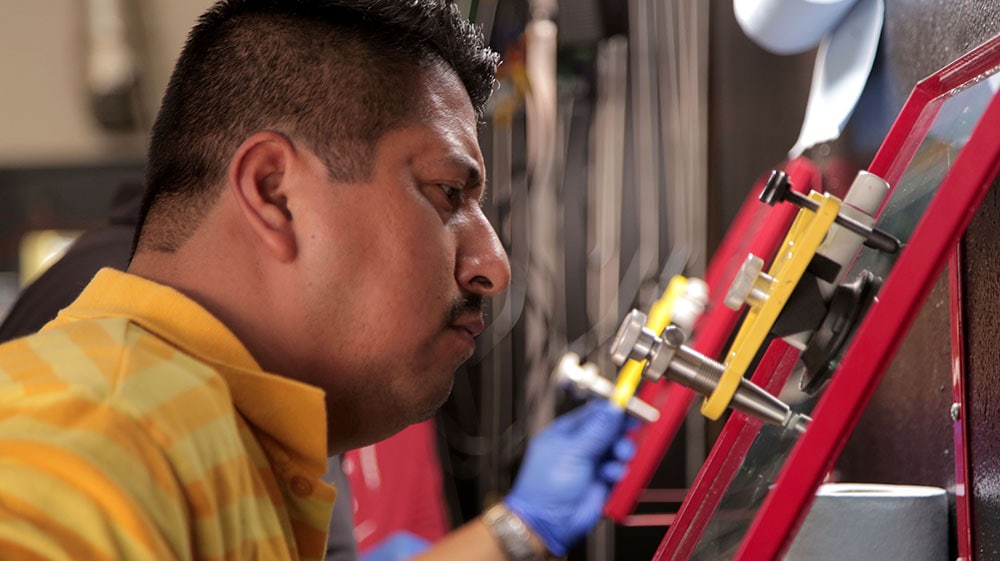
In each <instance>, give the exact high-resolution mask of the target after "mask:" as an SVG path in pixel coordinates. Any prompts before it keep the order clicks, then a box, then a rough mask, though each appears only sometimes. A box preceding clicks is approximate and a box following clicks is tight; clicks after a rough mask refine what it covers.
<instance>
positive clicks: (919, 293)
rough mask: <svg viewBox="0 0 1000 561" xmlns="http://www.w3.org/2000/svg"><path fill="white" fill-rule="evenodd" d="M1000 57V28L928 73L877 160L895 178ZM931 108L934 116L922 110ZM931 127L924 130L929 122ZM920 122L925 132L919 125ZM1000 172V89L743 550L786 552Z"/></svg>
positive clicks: (761, 554)
mask: <svg viewBox="0 0 1000 561" xmlns="http://www.w3.org/2000/svg"><path fill="white" fill-rule="evenodd" d="M998 64H1000V36H998V37H996V38H994V39H992V40H990V41H989V42H987V43H985V44H984V45H982V46H981V47H979V48H977V49H975V50H974V51H972V52H971V53H969V54H968V55H966V56H965V57H962V58H961V59H959V60H958V61H956V62H954V63H952V64H950V65H949V66H947V67H945V68H944V69H942V70H941V71H940V72H938V73H936V74H935V75H933V76H931V77H930V78H928V79H927V80H924V81H922V82H921V83H919V84H918V85H917V87H916V88H915V90H914V95H911V100H913V101H908V102H907V104H906V105H905V106H904V109H903V112H901V113H900V116H899V118H898V119H897V121H896V123H895V124H894V125H893V128H892V130H891V131H890V133H889V136H887V137H886V141H885V142H884V143H883V145H882V148H881V149H880V150H879V152H878V154H876V157H875V160H873V162H872V166H871V168H870V169H871V171H872V172H873V173H875V174H877V175H879V176H881V177H883V178H884V179H886V180H887V181H889V183H890V184H891V185H895V184H896V183H898V180H899V178H900V176H901V175H902V173H903V171H904V170H905V168H906V167H907V165H909V159H910V158H912V156H913V154H914V152H915V151H916V147H917V145H919V142H918V139H922V138H923V137H924V136H925V134H926V132H927V129H928V128H929V127H930V121H932V120H933V115H928V114H929V113H930V114H933V113H936V110H932V111H930V112H925V111H924V109H925V108H935V106H936V108H939V107H940V104H941V103H942V99H941V96H943V95H944V94H945V93H947V92H949V91H950V90H953V89H955V88H957V87H959V86H962V85H964V84H966V83H968V82H970V81H972V80H975V79H978V78H979V77H980V76H981V75H982V74H983V73H985V72H986V71H987V70H990V69H992V68H994V67H996V66H997V65H998ZM921 115H924V116H923V117H921ZM921 128H922V129H921ZM914 131H918V134H917V135H914V134H913V132H914ZM998 171H1000V98H997V97H995V98H994V99H993V101H991V102H990V104H989V106H988V107H987V109H986V112H985V113H984V114H983V115H982V117H981V118H980V120H979V123H978V124H977V125H976V127H975V130H974V131H973V133H972V136H971V137H970V138H969V140H968V142H967V143H966V145H965V146H964V148H963V149H962V150H961V152H960V153H959V154H958V156H957V157H956V159H955V162H954V164H953V166H952V168H951V170H950V171H949V173H948V174H947V176H946V177H945V178H944V180H943V181H942V183H941V186H940V187H939V189H938V193H937V195H936V196H935V197H934V198H933V200H932V201H931V202H930V204H929V206H928V208H927V210H926V212H925V214H924V216H923V218H922V219H921V220H920V222H919V224H918V225H917V227H916V229H915V230H914V232H913V235H912V236H911V237H910V240H909V241H908V243H907V245H906V247H905V248H904V249H903V251H902V252H901V253H900V255H899V258H898V260H897V262H896V264H895V267H894V268H893V270H892V272H891V273H890V274H889V275H888V277H887V278H886V282H885V284H884V285H883V286H882V289H881V291H880V292H879V298H878V301H877V302H875V303H873V305H872V307H871V309H870V310H869V312H868V314H867V316H866V317H865V319H864V320H863V321H862V323H861V325H860V326H859V328H858V332H857V334H856V336H855V338H854V342H853V344H852V345H851V346H850V348H849V349H848V350H847V352H846V354H845V355H844V358H843V360H842V362H841V366H840V368H839V372H838V374H837V375H836V376H834V378H833V380H832V381H831V382H830V385H829V387H828V389H827V390H826V392H825V393H824V395H823V397H822V398H821V399H820V401H819V403H818V404H817V406H816V408H815V410H814V411H813V422H812V423H811V424H810V426H809V430H807V431H806V433H805V434H804V435H803V436H802V438H801V439H800V440H799V441H798V442H797V443H796V445H795V447H794V448H793V449H792V452H791V454H790V456H789V458H788V461H787V462H786V463H785V465H784V466H783V468H782V470H781V473H780V474H779V475H778V478H777V480H776V482H775V485H774V488H773V490H772V491H771V492H770V493H769V494H768V497H767V499H765V501H764V504H763V505H762V506H761V508H760V510H758V512H757V515H756V517H755V518H754V522H753V523H752V524H751V526H750V529H749V531H748V532H747V534H746V536H745V538H744V540H743V542H742V544H741V546H740V549H739V550H738V552H737V554H736V557H735V559H737V560H742V561H751V560H752V561H760V560H762V559H777V558H778V557H779V555H780V553H781V552H782V550H783V549H784V548H785V547H787V544H788V543H789V542H790V540H791V538H792V537H793V535H794V532H795V530H796V529H797V528H798V525H799V524H800V523H801V520H802V518H803V517H804V515H805V513H806V510H807V508H808V507H809V505H810V504H811V503H812V499H813V496H814V493H815V492H816V489H817V487H818V486H819V484H820V483H821V481H822V479H823V477H824V476H825V475H826V474H827V473H828V472H829V471H830V469H831V468H832V467H833V464H834V461H835V460H836V458H837V456H838V455H839V454H840V451H841V450H842V449H843V446H844V444H845V443H846V441H847V438H848V436H849V435H850V433H851V431H852V430H853V429H854V426H855V425H856V424H857V421H858V418H859V417H860V415H861V412H862V410H863V409H864V407H865V406H866V405H867V404H868V401H869V400H870V399H871V396H872V394H873V393H874V392H875V388H876V387H877V386H878V382H879V381H880V380H881V378H882V375H883V373H884V372H885V369H886V367H888V365H889V361H890V360H891V358H892V356H893V355H894V354H895V352H896V350H897V349H898V348H899V345H900V343H901V342H902V339H903V335H904V334H905V333H906V331H907V330H908V329H909V326H910V325H911V324H912V322H913V319H914V317H915V316H916V314H917V312H918V311H919V309H920V304H921V303H922V302H923V301H924V300H925V299H926V297H927V294H928V293H929V292H930V290H931V287H932V286H933V284H934V281H935V279H936V278H937V277H938V275H940V273H941V270H942V269H943V268H944V265H945V260H946V259H947V258H948V256H949V254H950V252H951V251H952V250H953V249H954V247H955V244H956V243H957V242H958V240H959V237H960V236H961V234H962V232H964V231H965V228H966V227H968V225H969V222H971V220H972V217H973V214H974V213H975V211H976V209H977V208H978V207H979V204H980V203H981V202H982V200H983V198H984V197H985V195H986V192H987V191H988V189H989V188H990V186H991V184H992V181H993V179H994V178H995V177H996V176H997V172H998Z"/></svg>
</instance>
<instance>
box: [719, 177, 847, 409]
mask: <svg viewBox="0 0 1000 561" xmlns="http://www.w3.org/2000/svg"><path fill="white" fill-rule="evenodd" d="M809 198H810V199H812V200H814V201H816V202H817V203H818V204H819V207H818V208H817V209H816V210H815V211H812V210H809V209H807V208H803V209H802V210H800V211H799V213H798V215H797V216H796V217H795V222H793V223H792V227H791V228H790V229H789V230H788V235H787V236H786V237H785V241H784V242H783V243H782V244H781V249H780V250H779V251H780V253H778V256H777V257H775V259H774V263H773V264H772V265H771V268H770V270H769V271H768V275H770V276H771V277H772V278H774V282H773V283H772V284H771V289H770V292H769V294H768V297H767V299H766V300H765V301H764V302H763V303H761V304H759V305H753V306H751V307H750V311H749V312H747V317H746V319H744V320H743V324H742V325H741V326H740V330H739V332H738V333H737V335H736V339H734V340H733V345H732V347H730V351H729V354H728V355H727V356H726V370H725V371H724V372H723V373H722V376H721V377H720V378H719V383H718V384H717V385H716V387H715V390H714V391H713V392H712V395H710V396H708V397H707V398H706V399H705V401H704V402H703V403H702V405H701V414H702V415H704V416H706V417H708V418H709V419H712V420H716V419H718V418H719V417H721V416H722V414H723V413H724V412H725V411H726V409H727V408H728V407H729V403H730V402H731V401H732V400H733V396H734V395H736V390H737V389H739V387H740V380H742V379H743V375H744V374H745V373H746V370H747V368H749V367H750V363H751V362H752V361H753V358H754V357H755V356H756V355H757V351H759V350H760V346H761V345H763V344H764V341H765V340H766V338H767V334H768V333H769V332H770V331H771V327H773V326H774V322H775V321H776V320H777V319H778V315H779V314H780V313H781V310H782V308H784V307H785V303H786V302H787V301H788V299H789V297H791V295H792V291H793V290H795V286H796V285H797V284H798V283H799V280H800V279H801V278H802V274H803V273H805V270H806V267H808V266H809V262H810V261H812V258H813V256H814V255H816V250H817V249H819V246H820V244H821V243H823V239H824V238H825V237H826V233H827V231H829V230H830V226H831V225H832V224H833V222H834V220H835V219H836V218H837V214H838V213H839V212H840V199H838V198H836V197H834V196H831V195H822V194H819V193H816V192H815V191H814V192H812V193H810V194H809Z"/></svg>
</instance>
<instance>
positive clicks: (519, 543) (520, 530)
mask: <svg viewBox="0 0 1000 561" xmlns="http://www.w3.org/2000/svg"><path fill="white" fill-rule="evenodd" d="M483 522H485V523H486V525H487V526H489V528H490V530H491V531H492V532H493V535H494V536H496V538H497V541H499V542H500V547H501V549H503V552H504V554H506V556H507V559H509V560H510V561H545V560H546V556H545V555H542V554H541V553H539V552H538V550H537V549H535V547H534V546H532V544H531V537H532V536H531V530H530V529H529V528H528V525H527V524H525V523H524V520H521V518H520V517H519V516H518V515H516V514H514V513H513V512H511V511H509V510H507V507H505V506H504V505H503V503H497V504H495V505H493V506H491V507H490V508H489V509H488V510H487V511H486V512H485V513H483Z"/></svg>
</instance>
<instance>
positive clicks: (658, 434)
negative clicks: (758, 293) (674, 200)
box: [604, 158, 822, 524]
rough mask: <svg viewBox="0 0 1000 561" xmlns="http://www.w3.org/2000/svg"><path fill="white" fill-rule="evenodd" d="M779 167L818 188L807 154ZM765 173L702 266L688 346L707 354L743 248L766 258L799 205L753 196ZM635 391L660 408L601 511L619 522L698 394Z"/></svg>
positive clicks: (723, 330) (660, 386) (724, 324)
mask: <svg viewBox="0 0 1000 561" xmlns="http://www.w3.org/2000/svg"><path fill="white" fill-rule="evenodd" d="M783 169H784V171H785V172H786V173H788V175H789V179H790V181H791V182H792V185H793V189H794V190H796V191H798V192H801V193H808V192H809V190H810V189H813V190H816V191H820V192H821V191H822V188H821V187H820V185H819V183H820V182H819V172H818V170H817V169H816V167H815V165H814V164H813V163H812V162H810V161H809V160H807V159H805V158H796V159H794V160H791V161H789V162H786V163H785V165H784V166H783ZM766 179H767V176H764V177H762V178H761V179H759V180H758V181H757V183H756V184H755V185H754V187H753V189H751V191H750V193H749V194H748V195H747V198H746V200H744V202H743V205H742V206H741V207H740V211H739V213H738V214H737V215H736V218H735V220H734V221H733V224H732V227H731V228H730V229H729V231H728V232H727V233H726V236H725V237H724V238H723V240H722V243H720V245H719V247H718V249H717V250H716V252H715V254H714V255H713V257H712V260H711V262H710V263H709V266H708V270H707V271H706V274H705V282H706V283H707V284H708V287H709V295H710V297H711V303H710V305H709V308H708V310H707V311H706V313H705V314H704V315H703V316H702V317H701V318H700V320H699V321H698V324H697V326H696V327H695V332H694V334H693V337H692V339H691V342H690V345H691V347H692V348H694V349H696V350H697V351H699V352H700V353H702V354H704V355H706V356H710V357H717V356H719V355H720V354H721V353H722V352H723V350H724V349H723V347H724V345H725V344H726V342H727V341H728V340H729V337H730V336H731V334H732V331H733V329H734V328H735V327H736V324H737V322H738V321H739V318H740V312H736V311H733V310H730V309H729V308H727V307H725V306H724V305H722V299H723V297H724V295H725V294H726V291H727V290H728V289H729V285H730V283H731V282H732V280H733V277H735V276H736V272H737V271H738V270H739V268H740V265H742V264H743V261H744V260H745V259H746V256H747V254H748V253H753V254H754V255H757V256H759V257H761V258H763V259H764V260H765V261H766V262H770V260H771V257H772V256H773V255H774V252H775V251H777V248H778V246H779V245H780V244H781V241H782V239H784V237H785V233H786V232H787V231H788V228H789V226H790V225H791V223H792V220H793V219H794V218H795V214H796V210H797V209H796V208H795V207H794V206H792V205H777V206H775V207H770V206H767V205H765V204H763V203H761V202H760V201H759V200H758V199H757V197H758V195H759V194H760V191H761V189H763V187H764V183H765V181H766ZM639 397H640V398H641V399H643V400H644V401H646V402H648V403H650V404H651V405H653V406H654V407H656V408H657V409H659V411H660V418H659V419H658V420H657V421H656V422H654V423H649V424H647V425H644V426H642V427H640V429H639V430H638V431H637V432H636V434H635V435H634V437H633V438H634V439H635V441H636V443H637V444H638V446H637V453H636V456H635V458H633V459H632V461H631V462H630V463H629V468H628V471H627V472H626V473H625V475H624V477H623V478H622V479H621V481H620V482H619V483H618V484H617V485H616V486H615V488H614V489H613V490H612V493H611V495H610V496H609V497H608V500H607V502H606V503H605V505H604V515H605V516H607V517H608V518H610V519H612V520H614V521H616V522H618V523H620V524H625V523H627V522H628V520H629V518H628V517H629V515H630V514H631V513H632V512H633V511H634V510H635V506H636V503H637V502H638V501H639V497H640V495H641V494H642V492H643V490H644V489H645V488H646V486H647V485H648V484H649V481H650V479H651V478H652V477H653V474H654V473H655V471H656V468H657V467H658V466H659V465H660V462H661V461H662V460H663V455H664V454H665V453H666V451H667V448H668V447H669V446H670V443H671V442H672V441H673V439H674V437H675V436H676V435H677V431H678V430H679V429H680V427H681V425H682V424H683V423H684V419H685V418H686V416H687V412H688V410H689V409H690V408H691V403H692V402H693V401H694V399H695V397H696V395H695V394H694V392H692V391H690V390H688V389H687V388H685V387H683V386H680V385H678V384H674V383H672V382H669V381H666V380H664V381H662V382H660V383H657V384H644V385H643V386H642V387H641V388H640V391H639Z"/></svg>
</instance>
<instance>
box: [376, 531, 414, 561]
mask: <svg viewBox="0 0 1000 561" xmlns="http://www.w3.org/2000/svg"><path fill="white" fill-rule="evenodd" d="M430 546H431V542H429V541H427V540H425V539H424V538H421V537H420V536H417V535H415V534H411V533H410V532H407V531H405V530H399V531H398V532H393V533H392V534H390V535H389V537H388V538H386V539H384V540H382V541H381V542H380V543H379V544H378V545H376V546H375V547H373V548H371V549H369V550H368V551H367V552H366V553H364V554H362V555H361V561H406V560H407V559H412V558H413V557H416V556H417V555H420V554H421V553H423V552H424V551H425V550H427V548H429V547H430Z"/></svg>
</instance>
